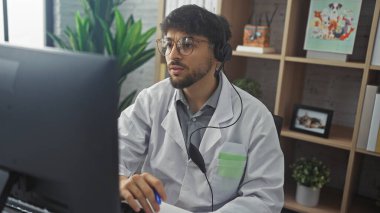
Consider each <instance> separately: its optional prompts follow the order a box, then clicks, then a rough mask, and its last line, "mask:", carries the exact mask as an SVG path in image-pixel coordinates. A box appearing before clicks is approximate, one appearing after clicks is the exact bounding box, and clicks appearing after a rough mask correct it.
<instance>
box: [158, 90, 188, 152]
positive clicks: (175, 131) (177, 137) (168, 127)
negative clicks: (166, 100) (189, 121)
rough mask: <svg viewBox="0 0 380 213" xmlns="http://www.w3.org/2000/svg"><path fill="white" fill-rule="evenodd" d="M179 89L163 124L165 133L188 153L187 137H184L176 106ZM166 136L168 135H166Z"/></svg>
mask: <svg viewBox="0 0 380 213" xmlns="http://www.w3.org/2000/svg"><path fill="white" fill-rule="evenodd" d="M177 92H178V90H176V91H175V92H174V95H173V98H172V99H171V101H170V104H169V111H168V114H166V116H165V118H164V120H163V121H162V123H161V126H162V127H163V128H164V129H165V134H167V135H169V136H170V137H171V139H172V140H173V141H175V142H176V143H177V144H178V146H179V147H181V149H182V150H183V151H184V152H185V153H187V148H186V145H185V139H184V138H183V134H182V129H181V126H180V124H179V120H178V116H177V110H176V107H175V97H176V95H177V94H176V93H177ZM165 137H166V136H165Z"/></svg>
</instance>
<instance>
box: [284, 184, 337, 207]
mask: <svg viewBox="0 0 380 213" xmlns="http://www.w3.org/2000/svg"><path fill="white" fill-rule="evenodd" d="M284 192H285V204H284V207H285V208H286V209H289V210H292V211H296V212H304V213H333V212H340V205H341V202H342V194H343V193H342V191H340V190H337V189H332V188H329V187H323V188H322V190H321V194H320V197H319V204H318V205H317V206H315V207H306V206H303V205H301V204H298V203H297V202H296V198H295V195H296V185H295V184H287V185H285V187H284Z"/></svg>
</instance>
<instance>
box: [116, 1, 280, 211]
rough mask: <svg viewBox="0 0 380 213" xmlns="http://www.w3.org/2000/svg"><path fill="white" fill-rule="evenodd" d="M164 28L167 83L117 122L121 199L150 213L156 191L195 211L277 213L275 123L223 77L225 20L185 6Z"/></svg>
mask: <svg viewBox="0 0 380 213" xmlns="http://www.w3.org/2000/svg"><path fill="white" fill-rule="evenodd" d="M161 30H162V33H163V38H161V39H158V40H157V47H158V49H159V51H160V52H161V54H163V55H164V56H165V59H166V62H167V65H168V72H169V76H170V78H169V79H165V80H163V81H161V82H158V83H157V84H155V85H153V86H152V87H150V88H147V89H144V90H143V91H141V93H140V94H139V95H138V97H137V98H136V101H135V104H134V105H132V106H130V107H129V108H127V109H126V110H125V111H124V112H123V113H122V114H121V116H120V118H119V137H120V166H119V169H120V193H121V196H122V198H124V199H125V200H126V201H127V202H128V203H129V205H130V206H131V207H132V208H133V209H134V210H135V211H139V210H140V208H139V206H138V204H137V202H136V201H135V199H136V200H138V201H139V203H140V204H141V206H142V207H143V209H144V210H145V211H146V212H151V211H150V207H149V203H150V204H151V205H152V207H153V208H154V209H155V211H158V210H159V205H158V204H157V202H156V201H155V196H154V191H156V192H157V193H158V194H159V195H160V196H161V198H162V199H163V200H164V201H166V202H168V203H169V204H173V205H176V206H178V207H181V208H184V209H187V210H189V211H192V212H206V211H212V210H217V211H218V212H239V213H241V212H247V213H248V212H249V213H251V212H259V213H264V212H280V211H281V208H282V205H283V199H284V198H283V196H284V195H283V188H282V187H283V175H284V160H283V154H282V152H281V149H280V146H279V141H278V136H277V133H276V129H275V125H274V122H273V118H272V115H271V113H270V112H269V111H268V110H267V109H266V107H265V106H264V105H263V104H262V103H261V102H259V101H258V100H257V99H255V98H254V97H252V96H251V95H249V94H248V93H246V92H244V91H243V90H240V89H238V88H234V87H233V86H232V85H231V84H230V83H229V81H228V79H227V78H226V76H225V75H224V74H223V73H222V72H221V68H222V67H223V63H224V61H225V60H228V59H229V57H230V56H231V47H230V46H229V44H228V43H227V41H228V40H229V39H230V37H231V32H230V29H229V25H228V22H227V21H226V20H225V19H224V18H223V17H220V16H217V15H215V14H213V13H210V12H208V11H207V10H205V9H203V8H200V7H198V6H195V5H186V6H182V7H180V8H178V9H176V10H174V11H173V12H171V13H170V14H169V15H168V17H166V18H165V20H164V21H163V23H162V24H161ZM206 126H208V127H207V128H202V127H206ZM198 150H199V151H198ZM194 152H195V154H194ZM197 153H198V154H199V155H197ZM199 159H200V160H199ZM199 162H201V163H199ZM202 162H203V163H204V166H202ZM203 172H204V173H203ZM206 178H207V179H206ZM208 182H209V183H210V185H209V184H208ZM211 190H212V192H211ZM148 202H149V203H148Z"/></svg>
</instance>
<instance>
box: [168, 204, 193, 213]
mask: <svg viewBox="0 0 380 213" xmlns="http://www.w3.org/2000/svg"><path fill="white" fill-rule="evenodd" d="M160 213H191V212H189V211H187V210H185V209H181V208H179V207H177V206H173V205H170V204H168V203H165V202H161V205H160Z"/></svg>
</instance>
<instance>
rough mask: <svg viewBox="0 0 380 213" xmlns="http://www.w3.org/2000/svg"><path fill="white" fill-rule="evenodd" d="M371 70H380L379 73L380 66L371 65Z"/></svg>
mask: <svg viewBox="0 0 380 213" xmlns="http://www.w3.org/2000/svg"><path fill="white" fill-rule="evenodd" d="M369 68H370V69H371V70H378V71H380V66H378V65H371V66H370V67H369Z"/></svg>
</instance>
